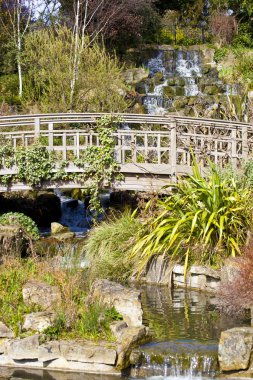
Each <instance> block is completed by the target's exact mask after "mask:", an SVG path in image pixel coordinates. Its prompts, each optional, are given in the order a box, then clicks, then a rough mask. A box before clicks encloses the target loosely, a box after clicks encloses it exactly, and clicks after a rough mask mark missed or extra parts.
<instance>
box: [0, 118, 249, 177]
mask: <svg viewBox="0 0 253 380" xmlns="http://www.w3.org/2000/svg"><path fill="white" fill-rule="evenodd" d="M103 115H105V114H68V113H67V114H47V115H17V116H8V117H1V118H0V136H1V135H2V136H4V137H5V138H7V139H9V140H10V141H11V142H12V145H13V147H14V148H15V149H17V147H18V146H20V145H24V146H26V147H27V146H29V145H31V144H32V143H33V142H34V141H35V139H37V138H39V137H40V139H41V141H42V142H43V144H44V145H45V146H46V147H47V149H48V150H49V151H54V152H55V154H56V156H57V157H58V158H59V160H61V159H63V160H68V161H69V162H70V167H71V162H72V161H73V157H80V156H81V155H82V152H83V151H84V150H85V149H87V147H88V146H90V145H99V143H100V142H99V138H98V135H97V134H96V133H95V132H94V129H93V128H92V126H93V125H95V123H96V122H97V119H98V118H100V117H101V116H103ZM120 116H121V117H122V119H123V120H124V123H126V124H128V126H129V127H128V128H127V129H120V130H118V131H117V132H115V133H114V137H115V144H116V145H115V156H116V158H117V160H118V162H119V163H120V164H121V165H122V171H123V172H131V173H136V174H138V173H144V174H145V173H146V174H148V173H150V174H155V175H162V176H165V175H167V176H168V175H169V176H170V175H174V174H178V173H187V172H189V170H190V167H191V164H192V155H191V152H193V153H194V154H195V155H196V156H197V158H198V159H199V160H201V161H202V164H203V166H205V165H206V157H209V159H210V160H211V161H213V162H215V163H216V164H217V165H220V166H224V165H226V164H227V163H229V162H230V163H231V164H232V165H233V166H234V167H237V166H238V165H239V164H240V162H241V161H242V160H248V159H249V158H251V157H252V155H253V126H252V125H250V124H247V123H240V122H232V121H224V120H213V119H197V118H187V117H181V116H173V117H172V116H169V117H163V116H153V115H134V114H120ZM137 127H138V129H136V128H137ZM15 170H16V169H15V167H13V168H8V169H7V168H6V167H4V163H3V165H2V169H1V170H0V174H6V173H14V172H15ZM69 170H73V171H75V170H77V169H76V168H74V167H73V165H72V168H71V169H69Z"/></svg>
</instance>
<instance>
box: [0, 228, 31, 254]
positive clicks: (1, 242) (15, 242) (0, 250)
mask: <svg viewBox="0 0 253 380" xmlns="http://www.w3.org/2000/svg"><path fill="white" fill-rule="evenodd" d="M26 243H27V241H26V239H25V238H24V235H23V233H22V230H21V229H20V227H19V226H3V225H0V256H2V255H14V256H15V255H17V256H22V255H23V254H25V253H26V249H27V245H26Z"/></svg>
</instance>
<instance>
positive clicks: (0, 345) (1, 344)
mask: <svg viewBox="0 0 253 380" xmlns="http://www.w3.org/2000/svg"><path fill="white" fill-rule="evenodd" d="M7 342H9V339H8V338H0V355H2V354H4V353H5V351H6V348H5V347H6V343H7ZM0 379H1V376H0Z"/></svg>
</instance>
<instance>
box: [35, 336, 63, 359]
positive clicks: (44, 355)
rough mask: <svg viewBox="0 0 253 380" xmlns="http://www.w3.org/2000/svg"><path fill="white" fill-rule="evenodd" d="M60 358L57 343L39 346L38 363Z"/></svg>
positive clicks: (51, 342) (58, 344)
mask: <svg viewBox="0 0 253 380" xmlns="http://www.w3.org/2000/svg"><path fill="white" fill-rule="evenodd" d="M60 357H61V353H60V343H59V342H58V341H50V342H47V343H44V344H42V345H40V346H39V354H38V360H39V361H40V362H47V361H50V360H55V359H59V358H60Z"/></svg>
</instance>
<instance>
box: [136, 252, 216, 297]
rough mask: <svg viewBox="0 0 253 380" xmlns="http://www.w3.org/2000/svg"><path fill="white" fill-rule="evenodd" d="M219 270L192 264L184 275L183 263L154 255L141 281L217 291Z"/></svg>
mask: <svg viewBox="0 0 253 380" xmlns="http://www.w3.org/2000/svg"><path fill="white" fill-rule="evenodd" d="M220 277H221V274H220V271H219V270H214V269H212V268H210V267H206V266H201V265H194V266H192V267H190V268H189V269H188V272H187V276H186V278H185V275H184V266H183V265H179V264H177V265H174V264H173V263H171V261H170V259H169V258H168V257H167V256H162V255H160V256H158V255H154V256H153V257H152V258H151V259H150V260H149V262H148V264H147V266H146V268H145V271H144V274H143V276H142V278H141V281H142V282H144V283H146V284H158V285H167V286H169V287H170V286H172V285H175V286H178V287H188V288H191V289H197V290H204V291H209V292H217V291H218V290H219V286H220Z"/></svg>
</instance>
